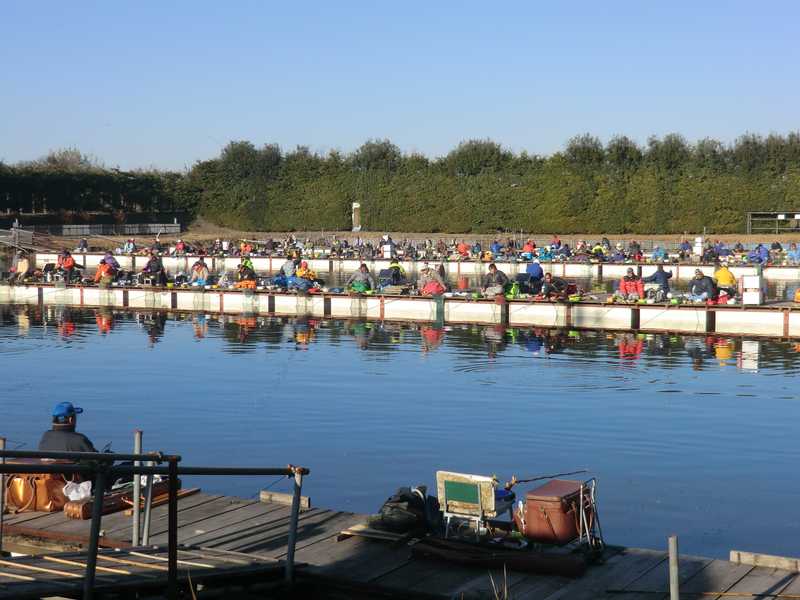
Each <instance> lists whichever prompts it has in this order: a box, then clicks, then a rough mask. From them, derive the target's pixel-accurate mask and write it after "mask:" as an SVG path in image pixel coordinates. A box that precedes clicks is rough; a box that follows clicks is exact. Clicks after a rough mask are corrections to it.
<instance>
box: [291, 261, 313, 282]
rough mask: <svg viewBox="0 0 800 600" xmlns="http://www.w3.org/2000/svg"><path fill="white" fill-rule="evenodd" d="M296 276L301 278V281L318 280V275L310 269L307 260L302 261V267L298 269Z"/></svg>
mask: <svg viewBox="0 0 800 600" xmlns="http://www.w3.org/2000/svg"><path fill="white" fill-rule="evenodd" d="M294 276H295V277H299V278H300V279H307V280H309V281H316V280H317V274H316V273H315V272H314V271H313V270H311V269H310V268H309V267H308V261H305V260H302V261H300V266H299V267H297V271H295V274H294Z"/></svg>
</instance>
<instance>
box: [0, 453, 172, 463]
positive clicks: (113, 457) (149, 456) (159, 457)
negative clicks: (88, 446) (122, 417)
mask: <svg viewBox="0 0 800 600" xmlns="http://www.w3.org/2000/svg"><path fill="white" fill-rule="evenodd" d="M0 456H5V457H6V458H44V459H53V460H58V459H65V460H100V461H104V462H111V461H117V460H152V461H154V462H159V463H160V462H167V461H168V460H169V457H167V456H166V455H164V454H163V453H162V452H146V453H144V454H119V453H117V452H63V451H60V450H53V451H42V450H3V451H2V452H0ZM175 458H176V459H177V460H181V457H180V456H176V457H175Z"/></svg>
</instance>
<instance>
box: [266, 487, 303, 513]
mask: <svg viewBox="0 0 800 600" xmlns="http://www.w3.org/2000/svg"><path fill="white" fill-rule="evenodd" d="M260 498H261V502H266V503H269V502H272V503H274V504H284V505H286V506H291V505H292V494H284V493H283V492H271V491H269V490H261V494H260ZM310 508H311V498H310V497H309V496H300V510H309V509H310Z"/></svg>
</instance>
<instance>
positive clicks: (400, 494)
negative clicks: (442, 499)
mask: <svg viewBox="0 0 800 600" xmlns="http://www.w3.org/2000/svg"><path fill="white" fill-rule="evenodd" d="M439 519H440V513H439V502H438V501H437V500H436V498H433V497H430V496H427V495H426V493H425V487H423V486H420V487H419V488H414V489H411V488H408V487H401V488H399V489H398V490H397V492H395V493H394V494H393V495H392V496H390V497H389V498H388V499H387V500H386V502H384V503H383V506H381V509H380V511H378V514H377V515H374V516H372V517H370V519H369V524H370V526H371V527H375V528H377V529H385V530H387V531H394V532H397V533H409V532H412V531H427V530H429V529H431V528H433V527H435V526H436V523H437V522H438V521H439Z"/></svg>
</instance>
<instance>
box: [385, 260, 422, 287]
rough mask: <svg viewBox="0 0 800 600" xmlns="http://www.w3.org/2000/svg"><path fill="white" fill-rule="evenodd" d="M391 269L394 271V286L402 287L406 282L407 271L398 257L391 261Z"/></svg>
mask: <svg viewBox="0 0 800 600" xmlns="http://www.w3.org/2000/svg"><path fill="white" fill-rule="evenodd" d="M425 264H427V263H425ZM389 269H391V271H392V278H391V280H392V285H402V284H404V283H405V282H406V270H405V269H404V268H403V265H401V264H400V260H399V259H398V258H397V257H395V258H393V259H392V260H391V261H389Z"/></svg>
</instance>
